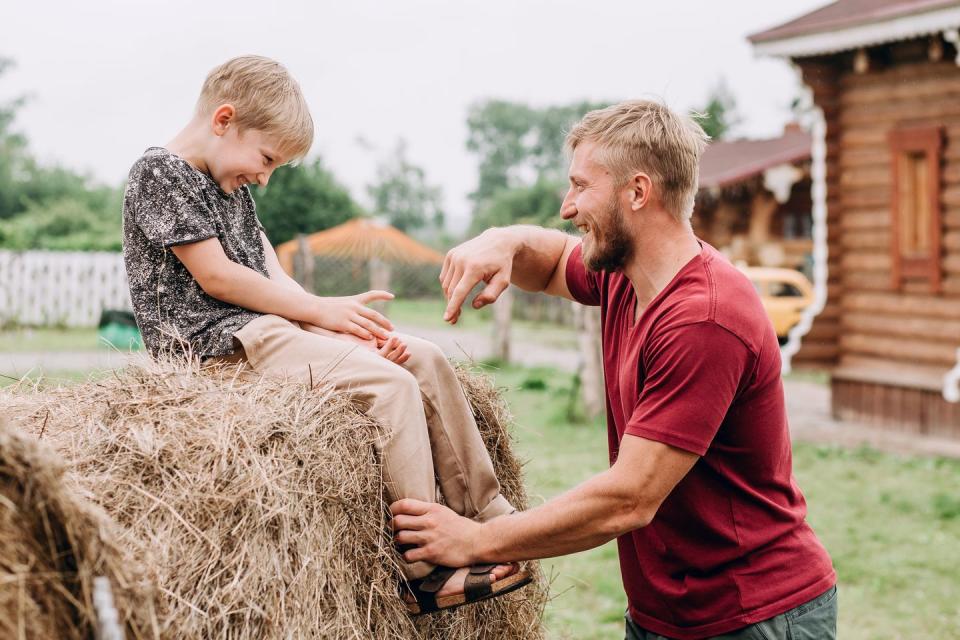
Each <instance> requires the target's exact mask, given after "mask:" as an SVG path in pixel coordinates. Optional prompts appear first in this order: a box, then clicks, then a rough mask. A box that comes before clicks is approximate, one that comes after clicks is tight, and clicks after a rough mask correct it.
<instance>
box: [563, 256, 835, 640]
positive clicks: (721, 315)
mask: <svg viewBox="0 0 960 640" xmlns="http://www.w3.org/2000/svg"><path fill="white" fill-rule="evenodd" d="M701 246H702V250H701V252H700V255H698V256H696V257H695V258H693V259H692V260H691V261H690V262H688V263H687V264H686V265H685V266H684V267H683V268H682V269H681V270H680V272H679V273H678V274H677V275H676V276H675V277H674V278H673V280H672V281H671V282H670V284H668V285H667V287H666V288H665V289H664V290H663V291H661V292H660V293H659V295H657V297H656V298H654V299H653V300H652V301H651V302H650V304H649V305H647V307H646V308H645V309H643V310H642V313H641V315H640V318H639V319H638V320H637V321H636V322H635V321H634V318H635V314H636V303H637V298H636V295H635V293H634V290H633V286H632V284H631V283H630V281H629V280H628V279H627V278H626V276H624V275H623V274H621V273H606V272H601V273H592V272H589V271H587V270H586V269H585V267H584V264H583V257H582V254H581V248H580V247H577V248H576V249H575V250H574V251H573V253H572V254H571V255H570V258H569V260H568V262H567V265H566V277H567V285H568V287H569V288H570V292H571V293H572V294H573V297H574V298H575V299H576V300H578V301H579V302H581V303H583V304H587V305H594V306H596V305H600V308H601V315H602V333H603V365H604V375H605V376H606V388H607V422H608V433H609V441H610V462H611V464H613V462H614V461H615V460H616V458H617V452H618V450H619V446H620V441H621V439H622V438H623V437H624V435H625V434H626V435H631V436H639V437H642V438H647V439H649V440H656V441H658V442H663V443H666V444H669V445H672V446H675V447H678V448H680V449H684V450H686V451H691V452H693V453H695V454H697V455H699V456H701V458H700V459H699V460H698V461H697V462H696V464H695V465H694V466H693V468H692V469H691V470H690V472H689V473H688V474H687V475H686V477H684V478H683V480H681V481H680V483H679V484H677V486H676V487H675V488H674V490H673V491H672V492H671V493H670V495H669V496H667V499H666V500H664V502H663V504H662V505H661V506H660V509H659V511H657V514H656V516H655V517H654V519H653V521H652V522H651V523H650V524H649V525H648V526H646V527H643V528H641V529H637V530H635V531H632V532H630V533H628V534H625V535H623V536H620V537H619V538H618V539H617V542H618V545H619V551H620V567H621V572H622V574H623V584H624V588H625V590H626V593H627V600H628V602H629V613H630V617H631V618H633V620H634V622H636V623H637V624H638V625H640V626H641V627H644V628H646V629H648V630H649V631H652V632H654V633H658V634H661V635H666V636H670V637H673V638H678V639H680V640H687V639H691V640H692V639H696V638H702V637H705V636H713V635H718V634H722V633H726V632H728V631H732V630H734V629H737V628H740V627H744V626H746V625H749V624H753V623H755V622H759V621H761V620H765V619H767V618H771V617H773V616H776V615H779V614H780V613H783V612H784V611H787V610H789V609H792V608H794V607H796V606H798V605H800V604H803V603H804V602H806V601H808V600H811V599H812V598H815V597H816V596H818V595H820V594H821V593H823V592H824V591H826V590H827V589H829V588H830V587H831V586H833V585H834V583H835V582H836V575H835V573H834V570H833V566H832V564H831V562H830V557H829V556H828V555H827V552H826V550H825V549H824V548H823V546H822V545H821V544H820V542H819V540H817V537H816V536H815V535H814V533H813V530H812V529H811V528H810V527H809V525H807V523H806V521H805V519H804V518H805V516H806V503H805V502H804V499H803V496H802V495H801V493H800V489H799V488H798V487H797V484H796V481H795V480H794V477H793V471H792V459H791V450H790V436H789V433H788V429H787V416H786V411H785V408H784V398H783V383H782V381H781V378H780V349H779V345H778V343H777V337H776V334H775V333H774V331H773V327H772V325H771V323H770V320H769V319H768V318H767V316H766V314H765V313H764V310H763V306H762V305H761V303H760V298H759V296H758V295H757V293H756V291H755V290H754V288H753V285H752V284H751V283H750V281H749V280H748V279H747V277H746V276H745V275H744V274H742V273H740V271H738V270H737V269H736V268H735V267H734V266H733V265H732V264H730V262H729V261H728V260H727V259H726V258H724V257H723V256H722V255H721V254H720V253H719V252H717V250H716V249H714V248H713V247H711V246H710V245H708V244H706V243H704V242H701Z"/></svg>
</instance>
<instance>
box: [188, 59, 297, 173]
mask: <svg viewBox="0 0 960 640" xmlns="http://www.w3.org/2000/svg"><path fill="white" fill-rule="evenodd" d="M222 104H232V105H233V107H234V108H235V109H236V111H237V113H236V117H235V119H234V121H233V122H234V124H235V126H236V127H237V129H238V131H239V132H241V133H242V132H243V131H245V130H246V129H256V130H258V131H262V132H264V133H265V134H267V135H268V136H270V137H272V138H273V139H274V140H275V143H276V144H277V145H278V146H279V147H280V149H279V152H280V153H281V154H283V155H284V156H285V158H286V159H287V160H288V161H293V160H299V159H301V158H303V157H304V156H305V155H307V152H308V151H309V150H310V147H311V145H313V118H312V117H310V109H309V108H308V107H307V101H306V100H305V99H304V97H303V93H302V92H301V91H300V85H299V84H297V81H296V80H294V79H293V76H291V75H290V72H288V71H287V69H286V68H285V67H284V66H283V65H282V64H280V63H279V62H277V61H276V60H271V59H270V58H265V57H263V56H240V57H238V58H233V59H232V60H228V61H226V62H224V63H223V64H221V65H220V66H219V67H217V68H215V69H214V70H213V71H211V72H210V73H209V75H207V79H206V80H205V81H204V83H203V88H202V89H201V90H200V98H199V99H198V100H197V113H201V114H208V113H213V111H214V109H216V108H217V107H219V106H220V105H222Z"/></svg>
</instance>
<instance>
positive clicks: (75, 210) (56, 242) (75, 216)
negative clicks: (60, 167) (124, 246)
mask: <svg viewBox="0 0 960 640" xmlns="http://www.w3.org/2000/svg"><path fill="white" fill-rule="evenodd" d="M0 246H3V247H6V248H9V249H14V250H29V249H47V250H51V251H120V249H121V223H120V206H119V202H117V204H116V207H92V206H91V205H90V203H89V202H88V201H87V200H86V199H84V198H77V197H64V198H61V199H59V200H54V201H51V202H42V203H38V202H33V203H30V204H29V205H28V206H27V209H26V210H25V211H24V212H23V213H21V214H20V215H17V216H14V217H13V218H10V219H9V220H3V221H0Z"/></svg>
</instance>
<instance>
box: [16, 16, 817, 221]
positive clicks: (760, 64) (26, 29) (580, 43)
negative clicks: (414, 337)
mask: <svg viewBox="0 0 960 640" xmlns="http://www.w3.org/2000/svg"><path fill="white" fill-rule="evenodd" d="M825 3H826V0H785V1H780V2H770V0H729V1H728V2H712V1H709V0H701V1H693V0H670V1H668V2H656V3H653V2H643V1H639V0H634V1H627V0H590V1H589V2H587V1H585V0H579V1H572V0H552V1H547V0H445V1H443V0H379V1H375V0H349V1H343V0H341V1H337V2H329V1H326V0H315V1H313V2H306V1H295V0H276V1H274V2H266V1H264V0H260V1H259V2H251V1H248V0H234V1H232V2H213V1H207V0H192V1H188V0H164V1H162V2H160V1H154V0H122V1H121V0H84V1H83V2H75V1H67V0H59V1H49V0H32V1H31V2H22V1H21V2H17V1H15V0H8V1H7V2H5V4H6V5H7V6H6V7H4V9H3V12H2V23H0V33H2V37H0V57H7V58H12V59H13V60H14V62H15V64H16V66H15V67H14V68H13V69H12V70H11V71H8V72H7V73H6V74H4V75H3V76H0V103H2V102H5V101H7V100H8V99H10V98H13V97H16V96H20V95H27V96H28V98H29V101H28V103H27V104H26V106H24V107H23V109H22V110H21V111H20V112H19V114H18V117H17V120H16V129H18V130H19V131H21V132H23V133H24V134H26V136H27V138H28V140H29V141H30V147H31V149H32V151H33V152H34V154H35V155H37V156H38V157H39V158H40V159H41V160H42V161H43V162H46V163H49V164H60V165H63V166H66V167H69V168H71V169H74V170H77V171H80V172H84V173H89V174H90V175H92V176H93V177H94V178H95V179H96V180H98V181H100V182H104V183H108V184H119V183H120V182H121V181H122V180H123V179H124V178H125V177H126V174H127V171H128V170H129V168H130V166H131V165H132V164H133V162H134V161H135V160H136V159H137V157H139V155H140V154H141V153H142V152H143V150H144V149H145V148H146V147H148V146H151V145H163V144H166V143H167V142H168V141H169V140H170V139H171V138H173V137H174V135H176V133H177V132H178V131H179V130H180V129H181V128H182V127H183V126H184V125H185V124H186V122H187V121H188V120H189V119H190V117H191V115H192V111H193V106H194V103H195V101H196V98H197V94H198V92H199V90H200V86H201V84H202V83H203V79H204V77H205V76H206V74H207V72H208V71H209V70H210V69H212V68H213V67H215V66H216V65H218V64H220V63H221V62H224V61H226V60H227V59H229V58H231V57H233V56H236V55H243V54H248V53H256V54H260V55H266V56H270V57H272V58H275V59H277V60H279V61H280V62H282V63H283V64H284V65H285V66H287V68H288V69H290V71H291V72H292V73H293V74H294V76H295V77H296V78H297V79H298V80H299V82H300V84H301V86H302V88H303V90H304V93H305V95H306V98H307V101H308V103H309V105H310V108H311V111H312V113H313V117H314V121H315V123H316V138H315V142H314V146H313V149H312V151H311V155H317V154H319V155H320V156H322V157H323V159H324V162H325V164H326V165H327V166H328V167H329V168H330V169H331V170H332V171H333V172H334V174H335V175H336V176H337V177H338V178H339V180H340V181H341V182H342V183H343V184H345V185H346V186H347V187H348V188H349V189H350V191H351V193H352V194H353V195H354V197H355V198H357V199H358V200H359V201H360V202H361V203H363V204H367V203H368V199H367V194H366V189H365V185H366V184H368V183H369V182H370V181H371V180H372V179H373V177H374V176H375V172H376V166H377V163H378V162H380V161H381V160H382V159H383V158H384V157H385V156H386V155H387V154H388V152H389V151H390V150H391V149H392V148H393V147H394V145H395V144H396V142H397V140H398V139H400V138H403V139H405V140H406V141H407V145H408V155H409V157H410V159H411V160H412V161H413V162H415V163H416V164H419V165H420V166H422V167H423V168H424V170H425V171H426V174H427V179H428V181H429V182H431V183H432V184H436V185H439V186H440V187H441V188H442V189H443V193H444V206H445V210H446V212H447V217H448V221H449V222H448V226H449V227H450V228H451V229H453V230H459V229H462V228H463V227H464V226H466V224H467V222H468V220H469V213H470V202H469V200H468V198H467V194H468V193H469V192H470V191H471V190H473V189H474V188H475V187H476V181H477V171H476V165H477V163H476V158H474V157H473V156H471V155H470V154H469V153H468V152H467V150H466V146H465V142H466V138H467V128H466V124H465V121H466V114H467V109H468V108H469V106H470V105H471V104H472V103H474V102H476V101H479V100H483V99H487V98H499V99H508V100H517V101H523V102H526V103H529V104H531V105H534V106H547V105H551V104H563V103H569V102H573V101H576V100H581V99H588V100H594V101H610V102H613V101H617V100H620V99H625V98H636V97H649V96H656V97H660V98H662V99H663V100H665V101H666V102H667V104H668V105H670V106H671V107H673V108H675V109H683V110H686V109H690V108H695V107H698V106H703V104H704V103H705V101H706V98H707V95H708V94H709V91H710V89H711V88H712V87H713V86H715V85H716V83H717V82H718V81H719V80H720V79H721V78H723V79H724V81H725V82H726V83H727V85H728V87H729V88H730V90H731V91H732V93H733V94H734V96H735V97H736V100H737V105H738V110H739V113H740V115H741V117H742V122H741V124H740V125H739V126H738V127H737V129H736V130H735V133H736V135H737V136H749V137H763V136H772V135H777V134H778V133H779V132H780V131H781V130H782V128H783V125H784V124H785V123H786V122H787V121H788V120H789V119H790V110H789V105H790V102H791V100H792V99H793V98H794V97H795V96H796V95H797V93H798V90H799V83H798V80H797V76H796V74H795V73H794V71H793V70H792V69H791V68H790V65H789V64H788V63H787V62H785V61H783V60H779V59H768V58H757V57H755V56H754V54H753V52H752V50H751V47H750V45H749V43H748V42H747V40H746V36H747V35H748V34H750V33H754V32H756V31H760V30H763V29H765V28H768V27H771V26H774V25H776V24H780V23H782V22H785V21H786V20H789V19H791V18H794V17H796V16H798V15H801V14H803V13H806V12H808V11H810V10H812V9H815V8H817V7H819V6H822V5H823V4H825Z"/></svg>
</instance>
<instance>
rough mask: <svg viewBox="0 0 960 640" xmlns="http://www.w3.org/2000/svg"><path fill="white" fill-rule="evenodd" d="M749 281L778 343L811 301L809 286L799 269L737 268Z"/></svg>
mask: <svg viewBox="0 0 960 640" xmlns="http://www.w3.org/2000/svg"><path fill="white" fill-rule="evenodd" d="M741 271H743V273H744V274H746V276H747V277H748V278H750V281H751V282H752V283H753V286H754V287H755V288H756V290H757V293H759V294H760V300H761V302H763V308H764V309H766V311H767V315H768V316H769V317H770V321H771V322H772V323H773V328H774V330H775V331H776V332H777V338H778V339H779V340H780V344H783V343H784V342H786V341H787V334H788V333H789V332H790V329H792V328H793V327H794V325H795V324H797V323H798V322H799V321H800V313H801V312H802V311H803V310H804V309H805V308H806V307H807V305H809V304H810V303H811V302H813V285H811V284H810V281H809V280H807V277H806V276H804V275H803V274H802V273H800V272H799V271H795V270H793V269H776V268H773V267H741Z"/></svg>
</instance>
